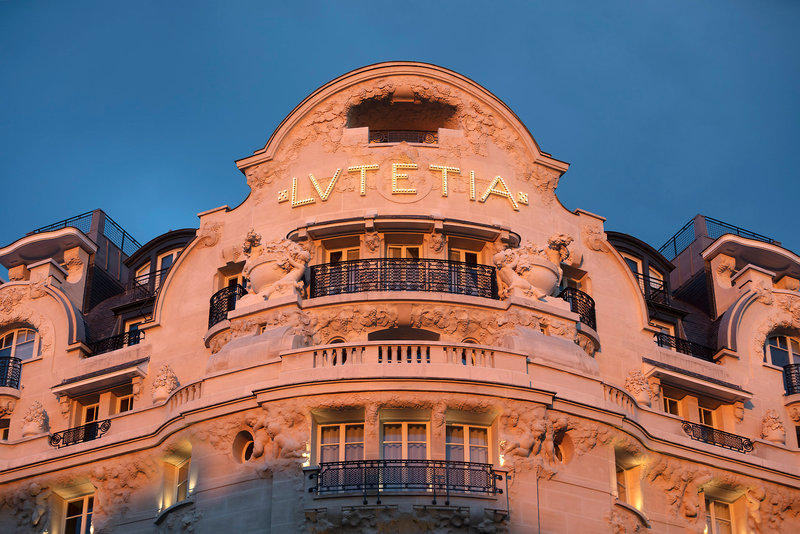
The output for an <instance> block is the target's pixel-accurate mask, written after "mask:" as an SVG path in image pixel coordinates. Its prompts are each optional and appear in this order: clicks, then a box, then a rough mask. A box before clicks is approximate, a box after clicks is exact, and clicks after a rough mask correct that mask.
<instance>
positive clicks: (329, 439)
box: [320, 426, 339, 445]
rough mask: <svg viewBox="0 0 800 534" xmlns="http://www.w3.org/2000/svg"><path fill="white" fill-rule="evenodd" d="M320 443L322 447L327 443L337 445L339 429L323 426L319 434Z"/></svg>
mask: <svg viewBox="0 0 800 534" xmlns="http://www.w3.org/2000/svg"><path fill="white" fill-rule="evenodd" d="M320 435H321V437H320V443H322V444H323V445H325V444H328V443H335V444H337V445H338V444H339V427H338V426H324V427H322V431H321V432H320Z"/></svg>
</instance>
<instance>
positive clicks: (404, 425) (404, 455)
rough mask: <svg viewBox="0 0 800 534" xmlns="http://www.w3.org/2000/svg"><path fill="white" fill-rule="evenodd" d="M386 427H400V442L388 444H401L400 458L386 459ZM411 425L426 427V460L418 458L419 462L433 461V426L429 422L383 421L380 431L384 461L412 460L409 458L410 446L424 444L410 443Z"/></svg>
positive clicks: (381, 451)
mask: <svg viewBox="0 0 800 534" xmlns="http://www.w3.org/2000/svg"><path fill="white" fill-rule="evenodd" d="M386 425H400V428H401V430H400V441H399V442H398V441H391V442H388V443H389V444H396V443H400V458H386V454H385V448H386V444H387V441H386V432H385V430H386ZM409 425H424V426H425V442H424V443H425V458H417V459H418V460H430V459H431V425H430V424H429V422H428V421H381V431H380V447H381V448H380V453H381V459H382V460H395V459H397V460H410V459H411V458H408V456H409V455H408V445H409V444H420V443H423V442H421V441H413V442H410V441H409V440H408V426H409Z"/></svg>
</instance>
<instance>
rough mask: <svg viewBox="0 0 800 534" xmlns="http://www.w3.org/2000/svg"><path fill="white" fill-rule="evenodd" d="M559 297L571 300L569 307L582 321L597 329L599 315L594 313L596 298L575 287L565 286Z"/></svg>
mask: <svg viewBox="0 0 800 534" xmlns="http://www.w3.org/2000/svg"><path fill="white" fill-rule="evenodd" d="M558 298H560V299H564V300H566V301H567V302H569V309H570V311H572V312H573V313H577V314H578V315H579V316H580V318H581V322H582V323H583V324H585V325H586V326H588V327H590V328H591V329H593V330H597V317H596V316H595V313H594V299H593V298H592V297H590V296H589V295H587V294H586V293H584V292H583V291H581V290H580V289H575V288H574V287H565V288H564V290H563V291H561V293H559V294H558Z"/></svg>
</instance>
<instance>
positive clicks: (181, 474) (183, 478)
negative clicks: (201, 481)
mask: <svg viewBox="0 0 800 534" xmlns="http://www.w3.org/2000/svg"><path fill="white" fill-rule="evenodd" d="M191 461H192V460H191V458H187V459H186V460H185V461H184V462H183V463H182V464H180V465H179V466H177V478H176V479H175V502H181V501H185V500H186V497H188V496H189V465H190V464H191Z"/></svg>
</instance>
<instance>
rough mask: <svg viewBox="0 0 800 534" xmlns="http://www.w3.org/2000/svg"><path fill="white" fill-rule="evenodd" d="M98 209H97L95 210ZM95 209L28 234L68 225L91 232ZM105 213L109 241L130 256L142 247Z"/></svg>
mask: <svg viewBox="0 0 800 534" xmlns="http://www.w3.org/2000/svg"><path fill="white" fill-rule="evenodd" d="M95 211H97V210H95ZM95 211H87V212H86V213H81V214H80V215H75V216H74V217H69V218H67V219H64V220H63V221H58V222H55V223H52V224H48V225H47V226H42V227H41V228H37V229H36V230H33V231H32V232H28V235H32V234H39V233H42V232H52V231H53V230H60V229H62V228H66V227H67V226H71V227H73V228H77V229H78V230H80V231H81V232H83V233H84V234H87V235H88V234H89V232H90V231H91V229H92V217H93V216H94V213H95ZM104 215H105V223H104V225H103V235H104V236H106V237H107V238H108V240H109V241H111V242H112V243H114V245H116V246H117V248H119V249H120V250H121V251H122V252H124V253H125V254H126V255H128V256H130V255H131V254H133V253H134V252H136V250H138V249H139V248H141V246H142V245H141V244H139V242H138V241H136V240H135V239H134V238H133V236H131V235H130V234H129V233H128V232H126V231H125V229H124V228H122V227H121V226H120V225H119V224H117V222H116V221H114V219H112V218H111V217H109V216H108V215H106V214H105V213H104Z"/></svg>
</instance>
